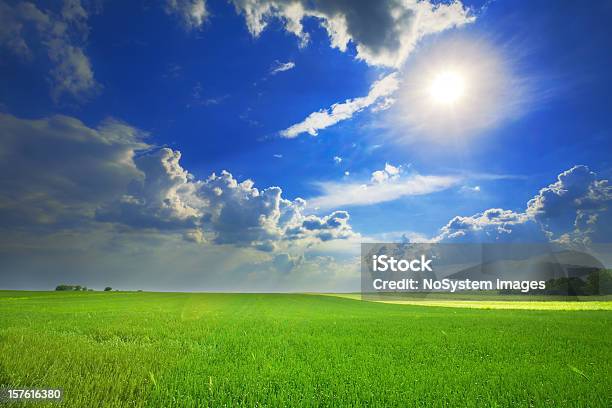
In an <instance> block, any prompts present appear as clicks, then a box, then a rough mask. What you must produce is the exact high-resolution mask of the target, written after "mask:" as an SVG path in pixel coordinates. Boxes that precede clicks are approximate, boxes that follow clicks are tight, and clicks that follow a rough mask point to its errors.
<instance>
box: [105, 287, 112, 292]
mask: <svg viewBox="0 0 612 408" xmlns="http://www.w3.org/2000/svg"><path fill="white" fill-rule="evenodd" d="M111 290H113V288H111V287H110V286H107V287H105V288H104V291H105V292H110V291H111Z"/></svg>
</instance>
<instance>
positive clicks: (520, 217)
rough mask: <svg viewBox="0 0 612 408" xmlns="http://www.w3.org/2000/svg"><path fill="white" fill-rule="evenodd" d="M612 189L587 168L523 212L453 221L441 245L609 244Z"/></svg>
mask: <svg viewBox="0 0 612 408" xmlns="http://www.w3.org/2000/svg"><path fill="white" fill-rule="evenodd" d="M611 208H612V187H611V186H610V185H609V182H608V180H600V179H598V178H597V175H596V174H595V173H594V172H592V171H591V170H590V169H589V168H588V167H587V166H584V165H577V166H574V167H572V168H571V169H569V170H567V171H564V172H562V173H561V174H559V176H558V177H557V181H556V182H555V183H552V184H550V185H549V186H548V187H545V188H543V189H541V190H540V191H539V193H538V194H537V195H536V196H535V197H534V198H532V199H531V200H529V202H528V203H527V207H526V209H525V211H524V212H518V213H517V212H514V211H510V210H502V209H499V208H492V209H488V210H486V211H484V212H482V213H479V214H475V215H473V216H469V217H461V216H457V217H454V218H453V219H452V220H450V221H449V222H448V224H446V225H445V226H444V227H442V228H441V230H440V234H439V235H438V237H436V238H435V240H436V241H442V242H546V241H555V242H565V243H571V242H574V243H582V244H588V243H604V242H607V241H609V239H610V236H612V215H611V212H610V209H611Z"/></svg>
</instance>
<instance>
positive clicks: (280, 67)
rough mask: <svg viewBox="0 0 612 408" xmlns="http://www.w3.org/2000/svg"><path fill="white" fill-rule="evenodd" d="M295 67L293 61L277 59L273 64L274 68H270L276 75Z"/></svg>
mask: <svg viewBox="0 0 612 408" xmlns="http://www.w3.org/2000/svg"><path fill="white" fill-rule="evenodd" d="M293 68H295V62H293V61H287V62H280V61H276V62H275V63H274V65H272V68H270V75H276V74H278V73H279V72H285V71H289V70H290V69H293Z"/></svg>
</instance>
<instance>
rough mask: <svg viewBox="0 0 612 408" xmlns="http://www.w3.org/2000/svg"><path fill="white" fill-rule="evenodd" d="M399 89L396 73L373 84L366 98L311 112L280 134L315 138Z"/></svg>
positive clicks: (286, 136) (349, 100) (348, 100)
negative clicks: (304, 135)
mask: <svg viewBox="0 0 612 408" xmlns="http://www.w3.org/2000/svg"><path fill="white" fill-rule="evenodd" d="M398 87H399V80H398V78H397V74H396V73H392V74H389V75H387V76H385V77H383V78H382V79H379V80H378V81H376V82H374V83H373V84H372V86H371V87H370V91H369V92H368V94H367V95H366V96H362V97H359V98H354V99H347V100H346V101H344V102H342V103H335V104H333V105H332V106H331V107H330V108H329V109H321V110H320V111H318V112H313V113H311V114H310V115H308V117H306V119H304V120H303V121H302V122H299V123H296V124H295V125H292V126H290V127H288V128H287V129H285V130H282V131H281V132H280V135H281V136H282V137H285V138H289V139H291V138H294V137H297V136H299V135H300V134H302V133H308V134H309V135H311V136H316V135H317V134H318V131H319V130H321V129H325V128H328V127H330V126H332V125H335V124H336V123H338V122H340V121H343V120H347V119H350V118H351V117H352V116H353V115H354V114H355V113H357V112H361V111H362V110H364V109H365V108H367V107H369V106H371V105H372V104H374V103H376V102H378V101H380V100H382V99H384V98H385V97H387V96H389V95H391V94H392V93H394V92H395V91H396V90H397V88H398Z"/></svg>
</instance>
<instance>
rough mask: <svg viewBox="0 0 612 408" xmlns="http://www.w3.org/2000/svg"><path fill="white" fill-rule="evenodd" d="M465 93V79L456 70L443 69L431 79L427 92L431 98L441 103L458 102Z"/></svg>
mask: <svg viewBox="0 0 612 408" xmlns="http://www.w3.org/2000/svg"><path fill="white" fill-rule="evenodd" d="M464 93H465V79H464V78H463V76H461V75H460V74H459V73H458V72H455V71H443V72H440V73H438V74H437V75H436V76H435V77H434V78H433V80H432V81H431V84H430V87H429V94H430V96H431V98H432V100H433V101H434V102H436V103H439V104H442V105H450V104H454V103H456V102H458V101H459V100H460V99H461V97H462V96H463V94H464Z"/></svg>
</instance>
